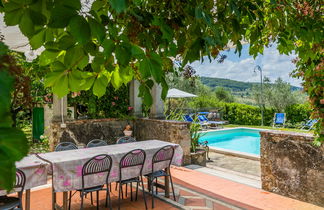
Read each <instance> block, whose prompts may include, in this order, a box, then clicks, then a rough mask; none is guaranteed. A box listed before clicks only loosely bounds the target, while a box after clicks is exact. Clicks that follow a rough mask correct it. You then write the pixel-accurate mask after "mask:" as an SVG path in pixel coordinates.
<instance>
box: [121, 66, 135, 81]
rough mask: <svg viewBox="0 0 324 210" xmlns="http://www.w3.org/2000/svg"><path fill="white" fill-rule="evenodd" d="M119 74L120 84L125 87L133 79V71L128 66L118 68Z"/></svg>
mask: <svg viewBox="0 0 324 210" xmlns="http://www.w3.org/2000/svg"><path fill="white" fill-rule="evenodd" d="M119 74H120V77H121V78H122V82H123V83H124V84H125V85H127V84H128V83H129V82H130V81H132V79H133V78H134V71H133V69H132V68H131V67H130V66H127V67H125V68H123V67H121V68H119Z"/></svg>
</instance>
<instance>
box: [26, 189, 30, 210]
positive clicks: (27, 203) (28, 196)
mask: <svg viewBox="0 0 324 210" xmlns="http://www.w3.org/2000/svg"><path fill="white" fill-rule="evenodd" d="M25 193H26V200H25V209H26V210H30V189H28V190H26V192H25Z"/></svg>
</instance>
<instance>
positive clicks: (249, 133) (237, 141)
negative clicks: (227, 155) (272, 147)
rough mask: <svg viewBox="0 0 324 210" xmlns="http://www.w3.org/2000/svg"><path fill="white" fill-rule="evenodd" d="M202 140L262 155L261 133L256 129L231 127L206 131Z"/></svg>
mask: <svg viewBox="0 0 324 210" xmlns="http://www.w3.org/2000/svg"><path fill="white" fill-rule="evenodd" d="M199 141H200V142H203V141H208V146H211V147H218V148H223V149H227V150H233V151H238V152H245V153H250V154H253V155H260V133H259V130H255V129H243V128H239V129H230V130H223V131H212V132H208V133H205V134H204V135H203V136H202V137H200V139H199Z"/></svg>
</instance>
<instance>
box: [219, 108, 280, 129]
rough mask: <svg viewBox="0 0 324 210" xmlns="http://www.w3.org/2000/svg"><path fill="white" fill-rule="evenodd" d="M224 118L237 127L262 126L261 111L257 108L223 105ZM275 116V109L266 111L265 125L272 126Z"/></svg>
mask: <svg viewBox="0 0 324 210" xmlns="http://www.w3.org/2000/svg"><path fill="white" fill-rule="evenodd" d="M221 107H222V108H223V109H222V111H223V118H224V120H228V121H229V123H230V124H237V125H260V124H261V110H260V108H259V107H257V106H250V105H246V104H238V103H223V104H221ZM273 115H274V110H273V109H268V108H266V109H265V110H264V125H271V123H272V119H273Z"/></svg>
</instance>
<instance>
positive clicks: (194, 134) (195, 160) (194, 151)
mask: <svg viewBox="0 0 324 210" xmlns="http://www.w3.org/2000/svg"><path fill="white" fill-rule="evenodd" d="M200 129H201V125H200V124H199V123H196V122H193V123H191V124H190V136H191V153H190V156H191V164H196V165H200V166H206V162H207V161H206V149H205V148H203V147H201V145H200V144H199V138H200V137H202V136H203V135H204V133H202V132H200Z"/></svg>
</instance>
